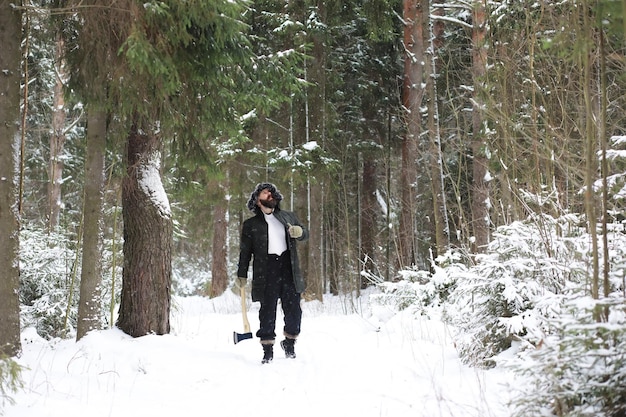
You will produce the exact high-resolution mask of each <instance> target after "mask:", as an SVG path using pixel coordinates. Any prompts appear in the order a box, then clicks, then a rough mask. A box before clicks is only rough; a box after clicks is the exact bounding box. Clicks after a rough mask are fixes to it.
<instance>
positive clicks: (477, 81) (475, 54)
mask: <svg viewBox="0 0 626 417" xmlns="http://www.w3.org/2000/svg"><path fill="white" fill-rule="evenodd" d="M473 20H474V24H473V29H472V72H473V77H474V104H473V112H472V131H473V137H472V158H473V159H472V161H473V162H472V203H471V204H472V230H473V232H474V239H475V240H474V248H473V252H474V253H478V252H482V251H483V250H484V249H485V247H486V246H487V243H489V223H490V220H489V204H490V201H489V195H490V193H489V179H488V178H487V163H488V161H487V157H486V154H485V151H486V146H487V143H486V141H485V137H484V133H483V126H482V125H483V114H482V110H481V107H482V105H481V103H482V99H481V94H482V93H483V90H484V87H483V83H484V81H485V74H486V71H487V46H486V45H485V34H486V32H487V30H486V29H487V28H486V27H485V26H486V24H487V20H486V10H485V5H484V3H483V0H478V1H476V2H475V4H474V15H473Z"/></svg>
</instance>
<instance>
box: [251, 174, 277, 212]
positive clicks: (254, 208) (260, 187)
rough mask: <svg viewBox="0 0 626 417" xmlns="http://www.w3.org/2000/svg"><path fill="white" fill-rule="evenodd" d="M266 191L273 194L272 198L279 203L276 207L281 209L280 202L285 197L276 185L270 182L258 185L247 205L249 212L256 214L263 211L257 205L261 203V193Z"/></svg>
mask: <svg viewBox="0 0 626 417" xmlns="http://www.w3.org/2000/svg"><path fill="white" fill-rule="evenodd" d="M265 189H268V190H270V193H272V198H273V199H274V200H276V202H277V203H278V204H277V206H276V207H277V208H278V209H280V202H281V201H282V199H283V195H282V194H281V193H280V191H278V188H276V186H275V185H274V184H272V183H269V182H261V183H259V184H257V185H256V188H255V189H254V191H252V194H250V198H249V199H248V204H247V206H248V210H250V211H253V212H255V213H257V212H258V211H259V210H261V209H260V208H259V206H258V205H257V202H258V201H259V194H261V191H263V190H265Z"/></svg>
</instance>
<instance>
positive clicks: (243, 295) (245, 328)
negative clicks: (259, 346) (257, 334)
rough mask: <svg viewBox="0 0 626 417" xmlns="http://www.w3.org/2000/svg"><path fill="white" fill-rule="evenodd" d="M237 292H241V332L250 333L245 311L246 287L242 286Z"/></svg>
mask: <svg viewBox="0 0 626 417" xmlns="http://www.w3.org/2000/svg"><path fill="white" fill-rule="evenodd" d="M239 291H240V292H241V314H242V315H243V332H244V333H250V322H249V321H248V313H247V309H246V287H245V286H243V285H242V286H241V287H240V289H239Z"/></svg>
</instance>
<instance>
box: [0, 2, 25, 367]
mask: <svg viewBox="0 0 626 417" xmlns="http://www.w3.org/2000/svg"><path fill="white" fill-rule="evenodd" d="M21 34H22V12H21V11H19V9H18V8H14V7H13V6H12V2H10V1H5V0H0V45H2V53H0V68H2V72H0V236H2V238H0V270H1V271H2V275H1V276H0V356H3V355H6V356H16V355H17V354H19V353H20V351H21V350H22V345H21V342H20V302H19V296H18V294H19V287H20V281H19V279H20V271H19V262H18V260H19V230H20V227H19V216H18V200H17V198H18V186H17V177H16V173H17V167H16V161H17V155H16V149H18V146H17V144H18V140H19V126H20V79H21V68H20V62H21V50H20V47H21V41H22V36H21Z"/></svg>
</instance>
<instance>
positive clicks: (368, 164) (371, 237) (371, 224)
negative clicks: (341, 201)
mask: <svg viewBox="0 0 626 417" xmlns="http://www.w3.org/2000/svg"><path fill="white" fill-rule="evenodd" d="M376 168H377V166H376V158H375V157H374V156H373V155H372V154H371V153H369V152H366V153H365V155H364V157H363V169H362V171H361V172H362V178H361V183H362V184H363V186H362V193H361V196H360V198H361V215H360V216H359V217H360V219H361V227H360V229H361V254H360V258H361V264H362V266H363V269H365V270H368V271H372V270H373V269H374V265H375V263H376V255H375V247H376V235H377V230H378V228H377V227H376V224H377V217H378V216H377V213H378V202H377V201H376V187H377V181H376V178H377V176H376V171H377V169H376ZM369 285H370V281H368V280H367V279H366V278H365V277H363V276H362V277H361V288H366V287H367V286H369Z"/></svg>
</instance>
